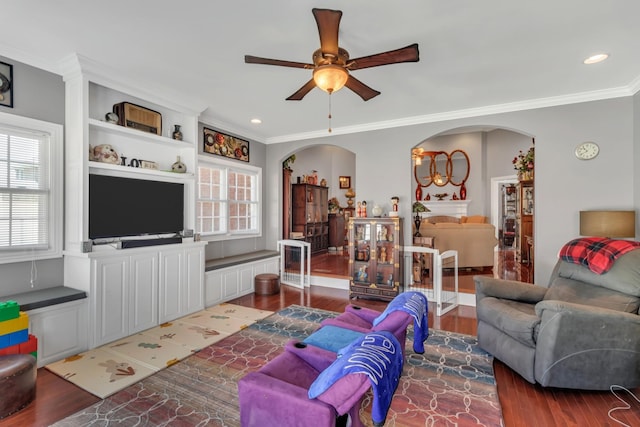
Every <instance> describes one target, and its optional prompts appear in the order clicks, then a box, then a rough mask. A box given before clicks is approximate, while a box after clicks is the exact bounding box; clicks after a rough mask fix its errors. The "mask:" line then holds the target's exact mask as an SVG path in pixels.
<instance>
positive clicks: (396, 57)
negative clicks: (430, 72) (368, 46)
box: [347, 43, 420, 70]
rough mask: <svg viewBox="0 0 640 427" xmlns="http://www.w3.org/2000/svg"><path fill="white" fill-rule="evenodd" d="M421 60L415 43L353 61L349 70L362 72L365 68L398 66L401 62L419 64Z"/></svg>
mask: <svg viewBox="0 0 640 427" xmlns="http://www.w3.org/2000/svg"><path fill="white" fill-rule="evenodd" d="M419 60H420V53H419V51H418V43H414V44H411V45H409V46H405V47H403V48H400V49H396V50H390V51H387V52H382V53H376V54H375V55H369V56H363V57H361V58H356V59H351V60H349V64H348V66H347V68H348V69H349V70H361V69H363V68H370V67H378V66H380V65H388V64H397V63H399V62H418V61H419Z"/></svg>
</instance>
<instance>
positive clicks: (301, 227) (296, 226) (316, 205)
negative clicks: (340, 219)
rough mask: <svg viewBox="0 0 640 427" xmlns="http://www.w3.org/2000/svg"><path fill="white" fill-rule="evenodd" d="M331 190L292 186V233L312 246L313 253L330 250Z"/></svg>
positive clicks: (299, 185) (315, 186)
mask: <svg viewBox="0 0 640 427" xmlns="http://www.w3.org/2000/svg"><path fill="white" fill-rule="evenodd" d="M328 194H329V188H328V187H322V186H319V185H311V184H293V185H292V186H291V231H295V232H300V233H302V234H303V235H304V236H305V241H306V242H308V243H309V244H311V253H317V252H323V251H326V250H327V249H328V248H329V200H328Z"/></svg>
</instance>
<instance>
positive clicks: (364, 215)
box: [362, 200, 367, 218]
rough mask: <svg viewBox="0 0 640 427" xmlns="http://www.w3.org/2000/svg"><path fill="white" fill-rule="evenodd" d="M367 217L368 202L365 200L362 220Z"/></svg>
mask: <svg viewBox="0 0 640 427" xmlns="http://www.w3.org/2000/svg"><path fill="white" fill-rule="evenodd" d="M366 217H367V201H366V200H363V201H362V218H366Z"/></svg>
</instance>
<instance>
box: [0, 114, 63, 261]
mask: <svg viewBox="0 0 640 427" xmlns="http://www.w3.org/2000/svg"><path fill="white" fill-rule="evenodd" d="M0 124H1V125H2V126H3V127H7V128H15V129H16V131H18V132H26V133H39V134H43V135H46V136H48V137H49V176H50V181H49V218H48V220H49V224H48V226H49V236H48V245H47V247H46V248H44V249H37V248H29V249H26V248H25V249H19V250H11V249H8V250H4V249H3V250H2V251H0V264H7V263H12V262H22V261H32V260H40V259H50V258H60V257H62V224H63V221H64V211H63V194H64V193H63V187H62V185H63V168H64V164H63V162H62V147H63V135H64V127H63V126H62V125H60V124H57V123H50V122H45V121H42V120H36V119H32V118H29V117H22V116H17V115H15V114H8V113H2V112H0Z"/></svg>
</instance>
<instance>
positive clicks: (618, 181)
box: [265, 96, 640, 284]
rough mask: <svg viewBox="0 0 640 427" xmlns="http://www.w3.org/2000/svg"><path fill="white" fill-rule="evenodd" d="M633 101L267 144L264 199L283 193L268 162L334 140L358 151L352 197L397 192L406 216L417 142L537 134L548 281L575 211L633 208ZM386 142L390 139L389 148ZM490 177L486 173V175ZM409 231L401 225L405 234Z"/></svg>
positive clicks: (276, 232) (273, 214)
mask: <svg viewBox="0 0 640 427" xmlns="http://www.w3.org/2000/svg"><path fill="white" fill-rule="evenodd" d="M635 98H637V96H636V97H635ZM634 101H635V102H636V103H639V102H640V101H638V100H637V99H634V97H625V98H617V99H611V100H603V101H594V102H586V103H580V104H573V105H566V106H558V107H550V108H541V109H535V110H528V111H517V112H513V113H505V114H495V115H487V116H479V117H472V118H467V119H457V120H449V121H443V122H435V123H427V124H421V125H414V126H408V127H404V128H394V129H385V130H377V131H371V132H366V133H361V134H355V135H333V136H331V137H327V138H316V139H311V140H305V141H298V142H289V143H281V144H272V145H268V146H267V165H269V167H268V168H267V170H266V173H265V181H267V191H268V194H267V198H269V199H277V198H279V197H280V195H281V189H280V188H281V174H280V173H279V170H274V166H273V165H276V166H277V165H280V162H282V160H284V159H285V158H286V157H287V156H288V155H289V154H290V153H291V152H294V151H296V150H299V149H300V148H301V147H307V146H311V145H317V144H333V145H338V146H341V147H344V148H345V149H347V150H350V151H352V152H354V153H355V154H356V180H357V183H358V184H357V188H356V193H357V194H358V199H366V200H388V198H389V197H390V196H391V195H393V194H397V195H399V196H400V214H401V215H402V216H407V214H408V213H409V212H410V209H411V200H412V198H413V195H412V194H411V193H412V188H413V186H412V179H413V175H412V168H411V155H410V153H411V148H412V147H414V146H415V145H417V144H418V143H420V142H422V141H424V140H426V139H429V138H430V137H432V136H434V135H438V134H440V133H442V132H445V131H447V130H450V129H456V128H459V127H464V126H489V127H493V128H501V129H509V130H512V131H514V132H518V133H522V134H524V135H531V136H533V137H535V138H536V211H535V213H536V217H535V232H534V234H535V257H536V282H538V283H540V284H546V283H547V282H548V279H549V276H550V273H551V270H552V269H553V266H554V265H555V263H556V256H557V253H558V250H559V249H560V248H561V247H562V245H563V244H564V243H566V242H567V241H569V240H571V239H573V238H575V237H577V236H578V231H579V221H578V218H579V211H580V210H584V209H638V201H639V198H638V197H637V196H636V197H634V194H636V193H637V187H638V185H639V184H638V178H637V177H634V174H633V169H634V159H637V158H638V155H637V154H635V152H634V126H633V123H634V120H633V119H634V117H635V116H638V114H637V113H636V114H634V108H633V107H634ZM588 140H589V141H596V142H597V143H598V144H599V145H600V147H601V150H600V154H599V156H598V157H596V158H595V159H594V160H591V161H580V160H577V159H576V158H575V156H574V149H575V147H576V145H578V144H579V143H580V142H583V141H588ZM389 141H393V147H392V148H393V149H390V145H389ZM509 157H511V154H510V155H509ZM509 161H510V160H509ZM509 168H510V169H511V164H510V163H509ZM276 169H279V168H276ZM500 173H502V172H500ZM630 177H632V178H630ZM490 178H491V177H489V176H486V177H484V180H485V182H488V181H487V180H490ZM612 183H615V185H612ZM634 183H635V185H634ZM487 191H488V190H487ZM471 197H475V196H471ZM278 206H279V203H274V204H272V205H269V207H271V210H270V211H269V212H267V215H266V217H267V219H268V221H269V222H268V224H266V225H267V227H266V229H267V230H268V235H267V246H269V245H273V244H274V242H275V241H276V240H277V239H278V238H279V237H280V234H281V225H280V224H281V221H282V218H281V212H280V211H279V209H278ZM269 207H267V208H269ZM409 234H410V228H409V227H407V229H406V230H405V241H406V240H407V239H408V238H409V237H410V235H409Z"/></svg>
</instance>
